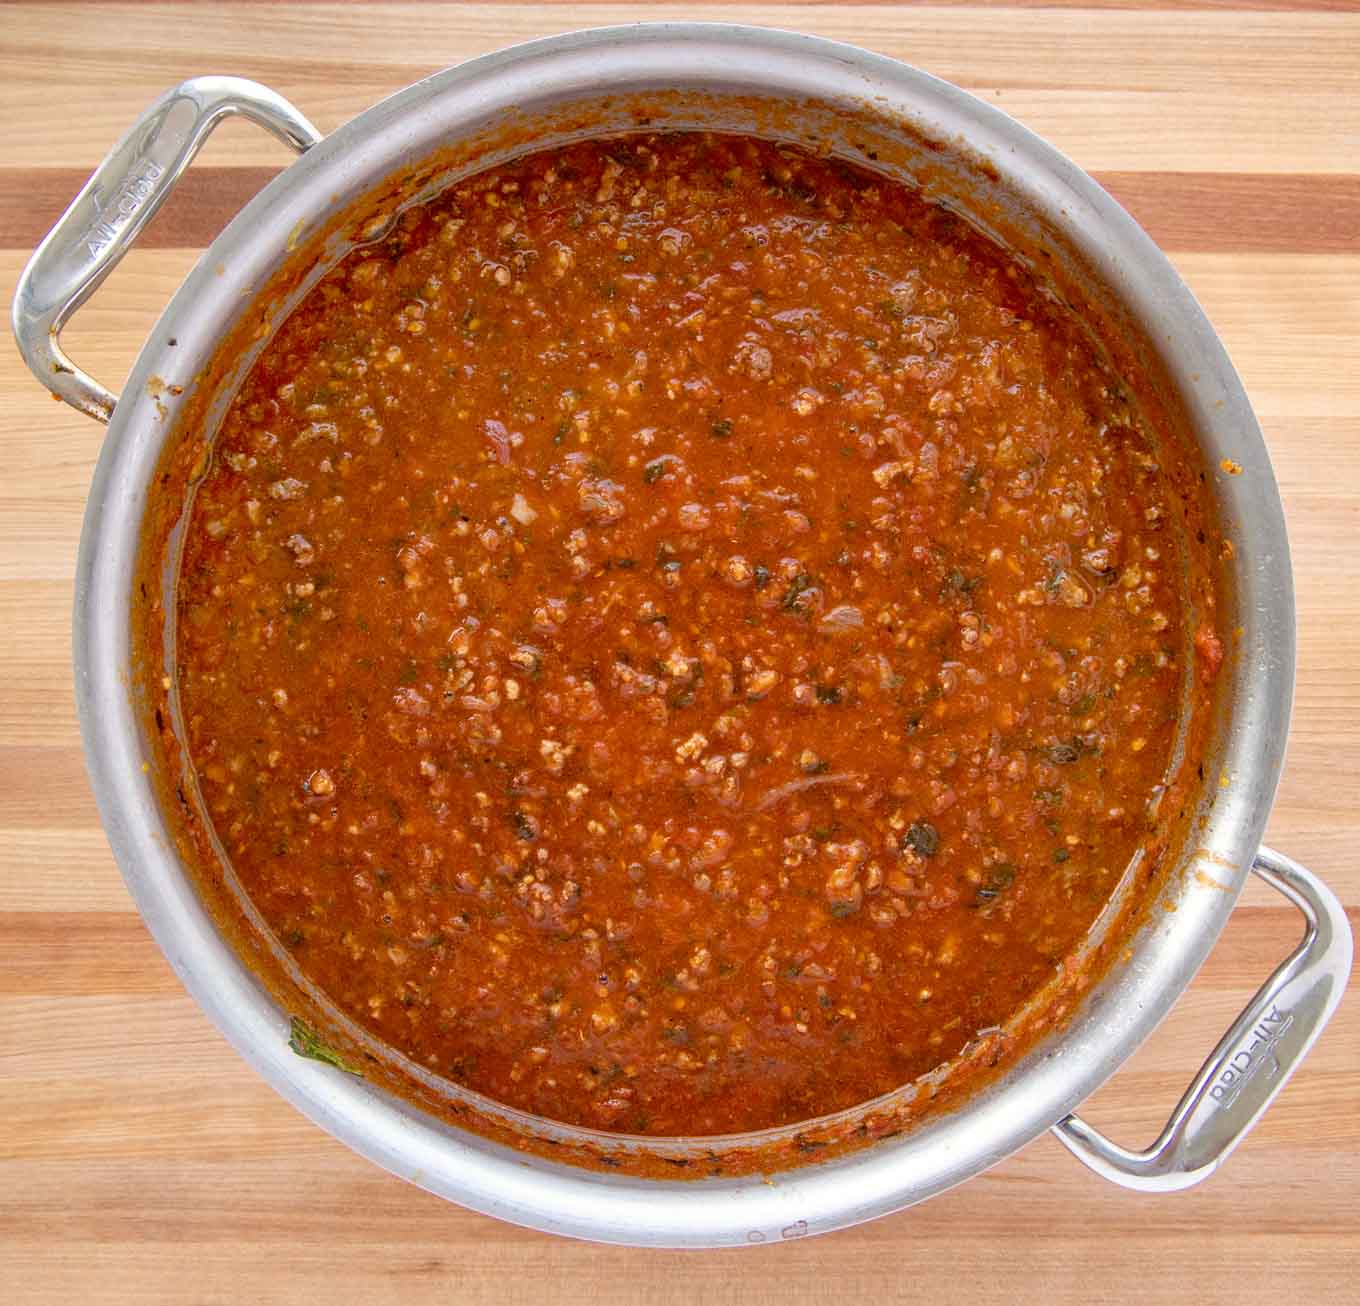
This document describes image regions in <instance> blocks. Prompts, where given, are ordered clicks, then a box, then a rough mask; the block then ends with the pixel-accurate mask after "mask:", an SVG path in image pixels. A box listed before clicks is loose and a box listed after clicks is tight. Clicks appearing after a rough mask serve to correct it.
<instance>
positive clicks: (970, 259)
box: [176, 134, 1221, 1135]
mask: <svg viewBox="0 0 1360 1306" xmlns="http://www.w3.org/2000/svg"><path fill="white" fill-rule="evenodd" d="M1173 499H1174V496H1173V491H1172V490H1171V489H1170V487H1169V484H1168V482H1167V480H1166V477H1165V475H1164V472H1163V469H1162V468H1161V466H1160V465H1159V460H1158V454H1157V444H1156V441H1155V440H1153V439H1152V438H1150V437H1149V434H1148V433H1147V432H1146V431H1145V430H1144V429H1143V428H1142V426H1141V425H1140V423H1139V420H1138V419H1137V418H1136V416H1135V414H1134V412H1133V411H1132V408H1131V406H1130V402H1129V399H1128V397H1127V392H1126V390H1125V387H1124V386H1123V385H1122V384H1121V383H1120V381H1119V379H1118V378H1117V377H1115V376H1113V375H1112V374H1111V373H1110V372H1109V371H1108V369H1107V368H1106V367H1105V366H1104V365H1103V364H1102V362H1101V361H1100V359H1099V357H1098V356H1097V354H1096V353H1095V351H1094V349H1093V347H1092V345H1091V343H1090V341H1089V340H1088V337H1087V336H1086V334H1085V332H1084V331H1083V329H1082V326H1081V324H1080V323H1079V322H1078V321H1076V320H1074V319H1073V318H1072V317H1071V315H1070V314H1068V313H1067V312H1065V311H1064V310H1063V309H1062V308H1061V307H1060V306H1058V305H1057V304H1055V303H1054V302H1053V301H1052V300H1051V299H1050V298H1049V297H1047V296H1046V295H1045V294H1044V293H1043V292H1042V291H1041V289H1040V288H1039V287H1038V285H1037V284H1036V283H1035V282H1034V280H1033V279H1032V278H1031V276H1030V275H1029V273H1028V272H1027V271H1025V270H1024V269H1023V268H1022V267H1021V266H1020V265H1019V264H1018V263H1017V262H1015V261H1013V260H1012V259H1010V258H1009V257H1008V255H1007V254H1006V253H1005V252H1004V251H1002V250H1001V249H1000V248H998V247H996V246H994V245H993V244H991V243H990V242H989V241H987V240H986V239H984V238H983V237H982V236H981V235H979V234H978V233H977V232H976V231H975V230H974V229H972V228H971V227H969V226H968V225H966V224H965V223H964V222H963V221H962V220H960V219H959V218H957V217H955V216H953V215H951V214H950V213H949V212H947V211H945V210H944V209H942V208H940V207H938V206H935V205H932V204H931V203H929V202H927V201H926V200H925V199H923V198H922V197H921V196H920V195H919V194H917V193H916V192H914V191H912V190H911V189H909V188H907V187H905V186H902V185H900V184H897V183H894V182H890V181H888V180H885V179H884V178H882V177H879V176H877V175H874V174H870V173H868V172H863V171H859V170H857V169H855V168H853V167H850V166H848V165H845V164H843V163H839V162H836V161H834V160H828V159H821V158H817V157H813V156H811V155H809V154H805V153H802V152H800V151H798V150H796V149H793V148H789V147H783V146H776V145H773V144H769V143H764V142H760V141H756V140H751V139H745V138H737V137H725V136H720V135H699V134H693V135H669V136H663V135H658V136H643V135H635V136H629V137H620V138H612V139H604V140H595V141H590V142H585V143H581V144H577V145H573V146H570V147H567V148H564V149H560V150H555V151H550V152H545V153H540V154H537V155H530V156H528V157H525V158H523V159H521V160H519V161H518V162H516V163H514V164H511V165H507V166H504V167H500V168H497V169H495V170H494V171H489V172H485V173H482V174H480V175H477V176H474V177H472V178H471V179H468V180H466V181H463V182H461V183H459V184H457V185H455V186H453V187H451V188H450V189H449V190H447V191H446V192H444V193H443V194H442V195H441V196H439V197H438V198H436V199H435V200H434V201H432V202H431V203H429V204H427V205H425V206H422V207H415V208H411V209H408V210H407V211H405V212H403V213H401V214H400V215H399V216H398V217H397V218H396V220H395V222H394V223H393V224H392V226H391V227H390V229H389V230H388V231H387V232H386V233H385V234H382V235H380V236H378V237H376V238H375V239H374V240H372V241H370V242H369V243H368V244H367V245H365V246H364V247H362V248H361V249H359V250H356V251H355V252H354V253H353V254H352V255H350V256H349V257H348V258H346V260H345V261H343V262H342V263H341V264H340V265H338V266H337V267H336V268H335V269H333V270H332V271H331V272H330V273H328V274H327V275H326V276H325V277H324V278H323V279H322V280H321V281H320V282H319V283H318V284H317V285H316V286H315V288H314V289H313V290H311V291H310V292H309V294H308V295H307V297H306V298H305V299H304V301H303V302H302V304H301V305H300V306H299V307H298V308H297V309H296V311H295V312H294V313H293V314H292V315H291V316H290V317H289V319H288V320H287V321H286V322H285V323H284V324H283V326H282V327H281V328H280V330H279V331H278V334H277V335H276V337H275V338H274V339H273V340H272V341H271V342H270V343H269V345H268V346H267V347H266V349H265V351H264V353H263V355H262V356H261V357H260V359H259V361H258V362H257V363H256V365H255V366H254V368H253V369H252V370H251V372H250V373H249V375H248V376H247V378H246V380H245V382H244V384H243V385H242V387H241V389H240V392H239V394H238V395H237V397H236V399H235V400H234V402H233V404H232V406H231V408H230V410H229V412H228V414H227V416H226V418H225V421H224V423H223V426H222V428H221V431H220V434H219V435H218V437H217V439H216V442H215V446H214V452H213V456H212V461H211V463H210V465H209V467H208V469H207V472H206V474H205V476H204V477H203V479H202V481H201V483H200V485H199V487H198V489H197V492H196V497H195V500H194V503H193V506H192V516H191V519H190V522H189V526H188V533H187V537H186V544H185V551H184V558H183V564H182V571H181V574H180V577H179V581H178V592H177V603H178V611H177V630H178V634H177V650H176V659H177V691H178V694H179V697H180V705H181V711H182V718H183V723H184V742H185V745H186V748H187V750H188V754H189V757H190V759H191V762H192V765H193V768H194V771H195V773H196V775H197V779H198V784H199V787H200V791H201V795H202V798H203V802H204V804H205V808H206V810H207V812H208V813H209V814H210V816H211V820H212V822H213V825H214V827H215V829H216V832H217V835H218V837H219V839H220V841H221V844H222V846H223V848H224V849H225V851H226V853H227V855H228V856H229V858H230V860H231V863H232V866H233V868H234V870H235V873H236V875H237V876H238V877H239V880H240V882H241V884H242V886H243V887H244V889H245V891H246V892H247V893H248V895H249V897H250V899H251V900H252V902H253V903H254V905H255V906H256V908H257V909H258V910H259V912H260V913H261V914H262V915H263V917H264V918H265V920H266V921H267V922H268V924H269V926H270V928H271V929H272V930H273V931H274V932H275V933H276V935H277V937H278V938H279V940H280V941H281V942H282V944H283V945H284V946H285V947H286V948H287V949H288V950H289V952H290V953H291V955H292V956H293V958H294V959H295V960H296V962H297V964H298V965H299V966H300V967H301V969H302V970H303V972H304V973H305V974H306V975H307V976H308V977H309V978H310V979H311V980H313V981H314V982H315V983H316V984H317V985H318V986H319V987H320V988H321V989H322V990H323V991H324V992H325V993H326V994H327V995H328V996H329V997H330V999H331V1000H333V1001H334V1002H335V1003H337V1004H338V1005H339V1006H340V1007H341V1008H343V1009H344V1010H345V1011H346V1012H347V1013H348V1014H349V1015H351V1016H352V1017H353V1018H355V1019H356V1020H358V1021H359V1022H360V1023H361V1024H362V1025H364V1026H365V1027H367V1028H368V1029H369V1030H370V1031H372V1032H373V1033H374V1034H376V1035H378V1036H379V1037H381V1038H382V1039H384V1040H386V1041H387V1042H388V1043H390V1044H391V1045H392V1046H394V1047H396V1048H398V1049H399V1050H401V1051H402V1052H404V1053H405V1054H406V1055H407V1056H409V1057H411V1058H413V1059H414V1060H416V1061H417V1062H419V1063H420V1064H421V1065H423V1066H425V1067H427V1068H429V1069H431V1070H433V1071H435V1072H437V1073H439V1074H441V1075H443V1076H446V1077H448V1078H449V1079H451V1080H454V1081H456V1082H457V1083H459V1084H462V1085H465V1086H466V1087H468V1088H471V1089H474V1090H477V1091H480V1092H482V1093H485V1094H487V1095H489V1096H491V1097H492V1098H495V1099H497V1100H498V1101H500V1102H503V1103H507V1104H509V1105H512V1106H515V1107H518V1108H522V1109H524V1110H527V1111H531V1112H535V1113H538V1114H541V1115H544V1116H548V1117H551V1118H553V1119H557V1120H561V1121H566V1122H569V1123H575V1124H581V1125H587V1126H592V1127H596V1128H601V1129H606V1130H614V1131H623V1132H633V1133H642V1134H655V1135H705V1134H717V1133H726V1132H736V1131H745V1130H750V1129H757V1128H762V1127H765V1126H771V1125H777V1124H784V1123H789V1122H794V1121H799V1120H805V1119H809V1118H812V1117H815V1116H819V1115H822V1114H825V1113H828V1112H831V1111H834V1110H838V1109H841V1108H845V1107H849V1106H852V1105H854V1104H856V1103H859V1102H862V1101H865V1100H867V1099H869V1098H872V1097H874V1096H875V1095H878V1094H881V1093H884V1092H886V1091H888V1090H891V1089H893V1088H895V1087H897V1086H899V1085H901V1084H903V1083H905V1082H908V1081H910V1080H912V1079H913V1078H915V1077H917V1076H920V1075H921V1074H923V1073H925V1072H928V1071H931V1070H933V1069H935V1068H936V1067H939V1066H941V1065H943V1064H944V1063H946V1062H947V1061H949V1059H950V1058H952V1057H954V1056H956V1055H958V1054H959V1053H960V1051H961V1050H962V1049H964V1048H965V1047H966V1046H968V1045H969V1044H970V1043H971V1042H972V1041H973V1040H975V1039H977V1038H978V1037H979V1036H980V1035H981V1036H985V1035H987V1034H989V1033H991V1032H993V1031H996V1030H998V1029H1004V1028H1005V1027H1006V1025H1007V1022H1008V1021H1011V1020H1012V1019H1014V1018H1015V1016H1016V1013H1017V1012H1018V1011H1019V1009H1020V1008H1021V1006H1022V1005H1023V1004H1024V1003H1025V1002H1026V1000H1027V999H1028V998H1030V997H1031V996H1032V995H1033V994H1035V993H1036V992H1038V991H1039V990H1040V989H1041V988H1042V986H1043V985H1044V984H1045V983H1046V982H1048V981H1049V980H1051V979H1052V978H1053V976H1054V975H1055V973H1057V971H1058V970H1059V969H1060V968H1061V967H1062V965H1063V963H1064V960H1065V959H1066V958H1068V957H1069V956H1070V955H1071V953H1072V952H1073V950H1074V949H1075V948H1076V947H1078V945H1079V944H1080V943H1081V942H1082V940H1083V939H1084V938H1085V937H1086V936H1087V934H1088V932H1089V931H1090V930H1091V927H1092V925H1093V923H1094V922H1095V921H1096V919H1097V917H1098V916H1099V915H1100V913H1101V911H1102V909H1103V908H1104V907H1105V906H1106V905H1107V903H1109V901H1110V900H1111V897H1112V895H1113V894H1114V892H1115V890H1116V888H1117V887H1118V886H1119V885H1120V883H1121V880H1122V878H1123V877H1124V876H1125V875H1126V873H1127V871H1128V869H1129V867H1130V865H1131V864H1132V863H1133V862H1135V861H1136V858H1137V856H1138V852H1139V849H1140V846H1141V845H1142V843H1143V842H1144V840H1145V839H1146V837H1147V835H1148V831H1149V829H1150V828H1151V827H1152V826H1153V824H1154V823H1155V820H1156V812H1157V805H1158V800H1159V798H1160V795H1161V794H1162V792H1163V790H1164V787H1165V785H1166V783H1167V781H1168V778H1169V776H1170V773H1171V768H1172V759H1173V753H1174V747H1175V742H1176V738H1177V730H1178V723H1179V704H1180V702H1181V699H1182V694H1183V688H1184V685H1185V684H1186V682H1187V674H1188V667H1189V664H1190V662H1191V660H1192V659H1193V657H1194V652H1193V649H1192V646H1191V642H1190V639H1189V635H1188V631H1187V600H1186V597H1185V594H1184V592H1183V591H1184V585H1183V581H1182V566H1181V561H1180V558H1179V553H1178V543H1177V538H1176V531H1175V529H1174V520H1173V516H1174V507H1175V504H1174V501H1173ZM1206 639H1207V640H1212V641H1213V646H1214V647H1216V648H1218V649H1219V655H1220V656H1221V645H1218V644H1217V638H1216V636H1214V635H1213V633H1212V631H1209V632H1207V634H1203V633H1202V634H1201V642H1202V643H1203V642H1204V640H1206ZM1206 647H1207V645H1206Z"/></svg>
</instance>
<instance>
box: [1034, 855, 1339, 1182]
mask: <svg viewBox="0 0 1360 1306" xmlns="http://www.w3.org/2000/svg"><path fill="white" fill-rule="evenodd" d="M1252 869H1253V870H1254V871H1255V872H1256V874H1257V875H1259V876H1260V877H1261V878H1262V879H1263V880H1265V882H1266V883H1267V884H1269V885H1271V886H1272V887H1273V888H1275V889H1278V890H1279V891H1280V892H1281V893H1282V894H1283V895H1284V896H1285V897H1286V898H1288V899H1289V900H1290V902H1292V903H1293V904H1294V905H1295V906H1296V907H1297V908H1298V909H1299V911H1300V912H1302V913H1303V919H1304V926H1305V928H1304V934H1303V938H1302V940H1301V941H1300V942H1299V945H1298V947H1297V948H1295V949H1294V951H1293V952H1292V953H1290V954H1289V956H1288V957H1287V958H1285V960H1284V961H1283V962H1281V963H1280V965H1279V966H1278V967H1277V968H1276V970H1275V973H1274V974H1273V975H1271V977H1270V978H1269V979H1268V980H1267V981H1266V982H1265V983H1264V984H1263V985H1262V986H1261V987H1260V988H1259V989H1258V990H1257V992H1256V994H1255V996H1254V997H1253V998H1252V1000H1251V1001H1250V1002H1249V1003H1248V1004H1247V1005H1246V1006H1245V1007H1244V1008H1243V1009H1242V1013H1241V1015H1239V1016H1238V1017H1237V1019H1236V1020H1234V1021H1233V1023H1232V1024H1231V1025H1230V1026H1229V1027H1228V1031H1227V1033H1225V1034H1224V1035H1223V1037H1222V1038H1221V1039H1220V1040H1219V1042H1218V1046H1217V1047H1216V1048H1214V1050H1213V1051H1212V1052H1211V1053H1210V1054H1209V1057H1208V1059H1207V1060H1206V1061H1205V1063H1204V1065H1203V1066H1201V1067H1200V1070H1199V1074H1197V1075H1196V1076H1195V1078H1194V1081H1193V1082H1192V1083H1191V1085H1190V1087H1189V1088H1188V1089H1186V1091H1185V1094H1184V1096H1183V1097H1182V1098H1181V1100H1180V1102H1179V1103H1177V1105H1176V1109H1175V1110H1174V1111H1173V1112H1172V1113H1171V1118H1170V1119H1169V1120H1168V1121H1167V1123H1166V1127H1165V1128H1164V1129H1163V1130H1162V1132H1161V1134H1160V1135H1159V1136H1158V1138H1157V1140H1156V1142H1154V1143H1153V1144H1152V1145H1151V1146H1150V1147H1146V1148H1144V1149H1142V1150H1141V1151H1136V1152H1135V1151H1130V1150H1129V1149H1128V1148H1124V1147H1120V1146H1119V1145H1118V1144H1117V1143H1112V1142H1110V1140H1109V1139H1107V1138H1106V1137H1105V1136H1104V1135H1103V1134H1101V1133H1100V1132H1098V1131H1097V1130H1095V1129H1093V1128H1092V1127H1091V1126H1090V1125H1088V1124H1087V1123H1086V1122H1085V1121H1084V1120H1082V1119H1080V1118H1079V1117H1078V1116H1068V1117H1067V1118H1066V1119H1065V1120H1061V1121H1059V1122H1058V1123H1057V1124H1056V1125H1054V1126H1053V1132H1054V1133H1055V1134H1056V1135H1057V1136H1058V1139H1059V1141H1061V1142H1062V1144H1063V1145H1064V1146H1065V1147H1067V1148H1069V1149H1070V1150H1071V1151H1072V1153H1073V1155H1074V1156H1076V1157H1078V1158H1079V1159H1080V1160H1082V1161H1084V1162H1085V1163H1086V1164H1087V1165H1088V1166H1090V1167H1091V1169H1092V1170H1094V1171H1095V1172H1096V1173H1097V1174H1098V1175H1102V1176H1103V1177H1104V1178H1106V1179H1108V1180H1110V1181H1111V1182H1112V1183H1116V1184H1119V1185H1121V1186H1122V1187H1124V1188H1134V1189H1137V1190H1138V1191H1140V1192H1146V1193H1168V1192H1174V1191H1175V1190H1177V1189H1180V1188H1189V1187H1190V1186H1191V1185H1193V1184H1197V1183H1199V1182H1200V1181H1201V1180H1204V1179H1207V1178H1208V1177H1209V1176H1210V1175H1211V1174H1213V1172H1214V1171H1215V1170H1217V1169H1218V1167H1219V1166H1220V1165H1222V1164H1223V1162H1224V1161H1225V1160H1226V1159H1227V1157H1228V1154H1229V1153H1230V1152H1231V1151H1232V1150H1233V1148H1235V1147H1236V1146H1237V1145H1238V1143H1240V1142H1241V1141H1242V1139H1243V1138H1245V1137H1246V1134H1247V1131H1248V1130H1249V1129H1250V1128H1251V1127H1252V1125H1254V1124H1255V1123H1256V1122H1257V1120H1259V1119H1260V1118H1261V1113H1262V1112H1263V1111H1264V1110H1265V1109H1266V1107H1268V1106H1269V1105H1270V1104H1271V1102H1272V1101H1274V1099H1275V1095H1276V1094H1277V1093H1278V1092H1279V1091H1280V1090H1281V1089H1282V1088H1283V1087H1284V1086H1285V1083H1286V1081H1287V1080H1288V1079H1289V1076H1290V1075H1291V1074H1292V1073H1293V1072H1294V1070H1295V1068H1296V1067H1297V1066H1298V1064H1299V1062H1300V1061H1301V1060H1302V1059H1303V1058H1304V1056H1305V1055H1307V1052H1308V1049H1309V1048H1310V1047H1312V1046H1313V1043H1314V1042H1315V1040H1316V1039H1317V1036H1318V1035H1319V1034H1320V1033H1322V1030H1323V1027H1324V1026H1325V1025H1326V1024H1327V1022H1328V1020H1330V1019H1331V1016H1332V1012H1334V1011H1335V1010H1336V1006H1337V1003H1339V1002H1340V1001H1341V994H1342V992H1343V991H1344V990H1345V988H1346V980H1347V978H1348V977H1349V976H1350V972H1351V959H1352V949H1353V945H1352V941H1351V931H1350V924H1349V923H1348V921H1347V920H1346V911H1345V908H1344V907H1342V905H1341V904H1340V903H1339V902H1338V901H1337V899H1336V895H1335V894H1334V893H1333V892H1332V891H1331V890H1330V889H1329V888H1328V887H1327V886H1326V885H1325V884H1323V883H1322V881H1321V880H1319V879H1318V878H1317V876H1315V875H1313V874H1312V872H1310V871H1306V870H1304V868H1303V867H1302V866H1300V865H1299V864H1298V863H1297V862H1294V861H1290V859H1289V858H1288V857H1284V856H1281V854H1279V853H1277V852H1273V851H1272V850H1271V849H1269V848H1262V849H1261V851H1260V852H1259V853H1257V855H1256V861H1255V863H1254V864H1253V866H1252Z"/></svg>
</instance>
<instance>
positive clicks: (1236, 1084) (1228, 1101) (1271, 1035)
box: [1209, 1004, 1294, 1107]
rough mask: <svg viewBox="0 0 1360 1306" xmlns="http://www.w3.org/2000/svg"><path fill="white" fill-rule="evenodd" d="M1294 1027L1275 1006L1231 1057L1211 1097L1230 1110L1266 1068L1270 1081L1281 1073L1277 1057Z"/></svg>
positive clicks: (1289, 1016) (1290, 1016) (1287, 1014)
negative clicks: (1291, 1027)
mask: <svg viewBox="0 0 1360 1306" xmlns="http://www.w3.org/2000/svg"><path fill="white" fill-rule="evenodd" d="M1293 1023H1294V1015H1293V1013H1292V1012H1289V1011H1281V1010H1280V1009H1279V1007H1277V1006H1275V1005H1274V1004H1272V1005H1271V1008H1270V1010H1269V1011H1268V1012H1267V1013H1266V1014H1265V1015H1264V1016H1262V1017H1261V1019H1260V1020H1259V1021H1257V1023H1256V1026H1255V1028H1254V1029H1253V1030H1252V1031H1251V1034H1250V1035H1249V1039H1248V1042H1247V1043H1246V1044H1245V1045H1244V1046H1243V1047H1241V1048H1240V1049H1238V1051H1236V1052H1234V1053H1233V1054H1232V1057H1231V1058H1230V1059H1229V1061H1228V1064H1227V1065H1226V1066H1224V1067H1223V1069H1222V1070H1221V1071H1220V1072H1219V1076H1218V1079H1217V1080H1216V1081H1215V1083H1214V1086H1213V1088H1211V1089H1210V1090H1209V1096H1210V1097H1211V1098H1212V1099H1213V1100H1214V1102H1215V1103H1216V1104H1217V1105H1218V1106H1220V1107H1230V1106H1232V1104H1233V1103H1234V1102H1236V1101H1237V1099H1238V1097H1240V1096H1241V1094H1242V1090H1243V1089H1245V1088H1246V1086H1247V1085H1248V1084H1250V1083H1251V1081H1252V1080H1253V1079H1255V1078H1256V1076H1257V1074H1258V1073H1260V1071H1261V1068H1262V1067H1263V1066H1264V1067H1265V1073H1266V1078H1267V1079H1274V1078H1275V1076H1276V1075H1278V1074H1279V1073H1280V1061H1279V1058H1278V1057H1277V1056H1276V1055H1275V1049H1276V1048H1277V1047H1278V1046H1279V1044H1280V1040H1281V1039H1282V1038H1283V1037H1284V1032H1285V1030H1287V1029H1288V1028H1289V1027H1290V1025H1292V1024H1293Z"/></svg>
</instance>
